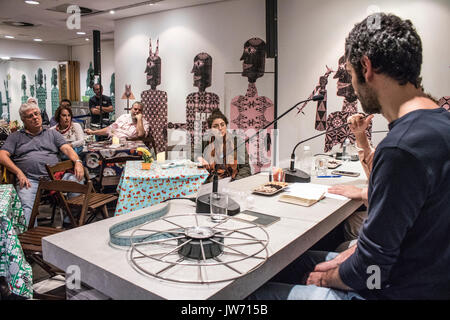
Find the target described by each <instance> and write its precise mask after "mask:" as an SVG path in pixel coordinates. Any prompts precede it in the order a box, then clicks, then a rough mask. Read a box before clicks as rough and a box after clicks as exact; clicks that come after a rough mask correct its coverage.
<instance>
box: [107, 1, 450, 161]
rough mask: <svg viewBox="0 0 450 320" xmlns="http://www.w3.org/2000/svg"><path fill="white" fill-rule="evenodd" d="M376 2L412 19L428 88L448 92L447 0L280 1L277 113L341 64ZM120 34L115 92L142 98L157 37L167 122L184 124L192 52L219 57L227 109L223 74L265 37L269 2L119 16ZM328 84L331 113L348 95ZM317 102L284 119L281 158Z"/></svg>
mask: <svg viewBox="0 0 450 320" xmlns="http://www.w3.org/2000/svg"><path fill="white" fill-rule="evenodd" d="M371 5H376V6H378V7H379V8H380V9H381V11H385V12H392V13H394V14H397V15H399V16H401V17H402V18H409V19H411V20H412V21H413V23H414V25H415V26H416V28H417V30H418V32H419V34H420V36H421V37H422V42H423V48H424V63H423V69H422V76H423V84H424V86H425V89H426V90H427V91H428V92H430V93H431V94H433V95H435V96H437V97H441V96H443V95H449V94H450V85H449V79H450V75H449V72H450V69H449V65H450V63H449V62H450V61H449V59H450V58H449V57H450V43H449V42H448V35H447V33H448V30H450V28H449V27H450V2H449V1H448V0H421V1H418V0H415V1H412V0H360V1H354V0H341V1H331V0H302V1H300V0H280V1H278V21H279V23H278V30H279V66H280V69H279V103H278V106H279V112H278V114H281V113H282V112H283V111H285V110H287V109H288V108H290V107H291V106H292V105H294V104H295V103H296V102H298V101H300V100H302V99H305V98H307V97H308V96H309V94H310V93H311V91H312V90H313V88H314V87H315V86H316V84H317V82H318V79H319V77H320V76H321V75H323V73H324V72H325V71H326V69H325V65H328V66H329V67H331V68H332V69H334V70H336V69H337V61H338V58H339V57H340V56H341V55H342V54H343V53H344V40H345V37H346V36H347V34H348V32H349V31H350V30H351V28H352V27H353V25H354V24H355V23H357V22H360V21H361V20H362V19H363V18H365V17H366V16H367V15H368V12H367V10H368V8H369V6H371ZM114 36H115V41H114V51H115V57H114V59H115V66H116V68H115V69H116V95H117V96H121V94H122V92H123V90H124V85H125V84H131V85H132V91H133V93H134V95H135V96H136V98H137V99H140V93H141V92H142V91H143V90H147V89H148V86H147V85H146V80H145V74H144V70H145V66H146V59H147V57H148V43H149V42H148V41H149V40H148V39H149V38H152V40H153V43H154V44H155V43H156V39H157V38H159V39H160V56H161V59H162V81H161V85H160V86H159V87H158V89H159V90H164V91H166V92H167V93H168V100H169V101H168V103H169V121H172V122H184V121H185V98H186V96H187V94H188V93H190V92H193V91H196V89H195V88H193V86H192V75H191V74H190V70H191V68H192V61H193V58H194V56H195V55H196V54H197V53H199V52H202V51H204V52H208V53H209V54H210V55H211V56H212V57H213V81H212V87H210V88H208V91H212V92H215V93H217V94H219V97H220V99H221V108H222V109H224V105H223V104H224V96H225V95H226V89H225V84H226V81H224V73H225V72H227V71H240V70H241V69H242V64H241V62H240V61H239V58H240V56H241V54H242V48H243V44H244V42H245V41H246V40H248V39H249V38H251V37H254V36H257V37H261V38H262V39H265V1H264V0H233V1H225V2H219V3H214V4H209V5H203V6H196V7H190V8H183V9H177V10H172V11H167V12H160V13H155V14H149V15H145V16H140V17H134V18H128V19H123V20H118V21H115V33H114ZM153 48H155V46H153ZM272 70H273V59H268V60H267V67H266V71H272ZM258 81H259V80H258ZM257 86H258V82H257ZM327 89H328V114H330V113H331V112H334V111H340V110H341V108H342V99H343V98H341V97H337V96H336V80H335V79H333V78H332V76H330V77H329V82H328V86H327ZM242 93H245V88H243V89H242ZM260 95H262V94H261V93H260ZM119 101H120V100H118V102H119ZM124 105H125V102H122V105H120V103H118V104H117V106H118V107H117V108H116V109H117V110H118V113H120V110H123V107H124ZM315 107H316V106H315V103H312V102H311V103H310V104H309V105H308V106H307V107H306V109H305V115H296V112H295V111H293V112H291V114H290V115H289V116H287V117H285V118H284V119H283V120H281V122H280V123H279V126H278V127H279V128H280V139H279V141H280V158H281V159H285V160H287V159H288V158H289V156H290V153H291V151H292V147H293V146H294V145H295V143H296V142H297V141H299V140H301V139H304V138H306V137H309V136H312V135H314V134H317V133H318V132H317V131H315V130H314V120H315ZM360 110H361V109H360ZM386 128H387V123H386V121H385V120H384V118H382V116H379V115H377V116H376V117H375V120H374V127H373V130H385V129H386ZM383 137H384V134H376V135H374V137H373V141H374V144H375V145H376V144H377V143H378V142H379V141H380V140H381V139H382V138H383ZM310 145H311V148H312V151H313V153H319V152H323V146H324V138H323V137H322V138H317V139H315V140H313V141H311V142H310ZM299 149H300V148H299ZM282 165H284V166H286V165H287V163H286V162H284V163H282Z"/></svg>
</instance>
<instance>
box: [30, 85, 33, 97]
mask: <svg viewBox="0 0 450 320" xmlns="http://www.w3.org/2000/svg"><path fill="white" fill-rule="evenodd" d="M30 94H31V96H32V97H33V98H34V84H30Z"/></svg>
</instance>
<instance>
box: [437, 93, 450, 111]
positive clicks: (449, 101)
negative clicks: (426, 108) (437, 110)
mask: <svg viewBox="0 0 450 320" xmlns="http://www.w3.org/2000/svg"><path fill="white" fill-rule="evenodd" d="M438 105H439V107H441V108H444V109H445V110H447V111H450V96H445V97H442V98H440V99H439V102H438Z"/></svg>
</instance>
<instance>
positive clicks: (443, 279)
mask: <svg viewBox="0 0 450 320" xmlns="http://www.w3.org/2000/svg"><path fill="white" fill-rule="evenodd" d="M345 57H346V61H347V64H346V68H347V70H348V72H349V73H350V74H351V76H352V85H353V87H354V89H355V91H356V94H357V96H358V99H359V101H360V102H361V105H362V107H363V110H364V111H365V112H366V113H370V114H373V113H381V114H382V115H383V116H384V117H385V118H386V120H387V121H388V122H389V133H388V134H387V136H386V137H385V139H384V140H383V141H382V142H380V144H379V145H378V146H377V149H376V151H375V155H374V159H373V169H372V172H371V176H370V180H369V189H368V198H369V212H368V219H367V221H366V222H365V224H364V226H363V228H362V230H361V232H360V234H359V238H358V242H357V244H356V245H355V246H354V247H352V248H350V249H348V250H347V251H344V252H342V253H340V254H339V255H338V254H336V253H329V252H308V253H306V254H305V255H303V256H302V257H300V258H299V259H298V260H297V261H295V262H294V263H293V264H291V265H290V266H288V267H287V268H286V269H285V270H283V272H281V273H280V274H278V275H277V276H275V278H274V279H272V280H273V281H276V282H275V283H274V282H272V283H269V284H267V285H266V286H265V287H263V288H261V289H260V290H259V291H257V292H255V293H254V294H253V296H252V297H255V298H266V299H271V298H279V299H286V298H287V299H355V298H356V299H362V298H364V299H449V298H450V272H449V270H450V241H449V237H448V232H449V230H450V219H449V217H450V187H449V186H450V157H449V154H450V113H449V112H447V111H446V110H444V109H443V108H439V107H438V105H437V104H436V103H435V102H434V101H433V100H432V99H430V97H429V96H428V95H427V94H425V93H424V92H423V89H422V87H421V78H420V69H421V64H422V44H421V40H420V37H419V35H418V34H417V32H416V30H415V28H414V27H413V25H412V23H411V22H410V21H409V20H402V19H400V18H399V17H397V16H395V15H392V14H383V13H380V14H377V15H376V16H370V17H368V18H366V19H365V20H363V21H362V22H361V23H358V24H356V25H355V27H354V28H353V30H352V31H351V32H350V34H349V36H348V37H347V39H346V43H345ZM302 275H304V276H302ZM299 279H303V282H302V281H299ZM279 282H284V283H279Z"/></svg>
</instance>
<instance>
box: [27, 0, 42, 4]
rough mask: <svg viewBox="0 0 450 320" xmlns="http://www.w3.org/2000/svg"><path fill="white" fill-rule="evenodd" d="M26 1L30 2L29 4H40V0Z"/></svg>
mask: <svg viewBox="0 0 450 320" xmlns="http://www.w3.org/2000/svg"><path fill="white" fill-rule="evenodd" d="M25 3H28V4H39V1H31V0H25Z"/></svg>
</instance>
